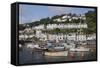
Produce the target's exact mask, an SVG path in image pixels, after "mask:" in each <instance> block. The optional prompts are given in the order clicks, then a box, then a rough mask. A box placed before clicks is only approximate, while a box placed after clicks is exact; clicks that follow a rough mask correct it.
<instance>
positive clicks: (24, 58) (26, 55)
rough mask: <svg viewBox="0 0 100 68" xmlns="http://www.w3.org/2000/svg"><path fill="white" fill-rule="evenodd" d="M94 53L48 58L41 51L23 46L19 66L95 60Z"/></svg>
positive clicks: (74, 53)
mask: <svg viewBox="0 0 100 68" xmlns="http://www.w3.org/2000/svg"><path fill="white" fill-rule="evenodd" d="M95 59H96V52H69V54H68V56H58V57H53V56H52V57H50V56H45V55H43V51H33V50H32V49H29V48H26V47H25V46H24V47H23V48H22V49H21V50H20V51H19V64H27V63H28V64H29V63H47V62H64V61H80V60H95Z"/></svg>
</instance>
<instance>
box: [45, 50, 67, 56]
mask: <svg viewBox="0 0 100 68" xmlns="http://www.w3.org/2000/svg"><path fill="white" fill-rule="evenodd" d="M45 55H46V56H68V51H60V52H45Z"/></svg>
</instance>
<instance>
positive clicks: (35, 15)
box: [19, 4, 94, 24]
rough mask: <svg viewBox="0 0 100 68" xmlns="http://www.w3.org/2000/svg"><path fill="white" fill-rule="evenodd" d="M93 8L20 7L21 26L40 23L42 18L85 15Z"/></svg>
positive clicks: (24, 5) (23, 5)
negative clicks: (70, 14)
mask: <svg viewBox="0 0 100 68" xmlns="http://www.w3.org/2000/svg"><path fill="white" fill-rule="evenodd" d="M89 10H91V11H94V9H93V8H78V7H59V6H43V5H26V4H20V5H19V24H24V23H30V22H34V21H38V20H40V19H42V18H46V17H52V16H55V15H60V14H68V13H75V14H84V13H86V12H88V11H89Z"/></svg>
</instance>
